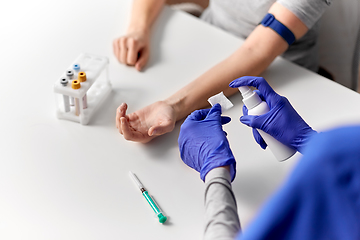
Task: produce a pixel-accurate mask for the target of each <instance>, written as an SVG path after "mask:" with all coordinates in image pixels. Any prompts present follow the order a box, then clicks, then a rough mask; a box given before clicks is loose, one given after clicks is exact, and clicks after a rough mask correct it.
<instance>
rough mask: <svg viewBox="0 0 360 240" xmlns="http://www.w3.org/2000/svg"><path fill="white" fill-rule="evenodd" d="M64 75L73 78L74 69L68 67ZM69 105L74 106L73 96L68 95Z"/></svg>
mask: <svg viewBox="0 0 360 240" xmlns="http://www.w3.org/2000/svg"><path fill="white" fill-rule="evenodd" d="M66 76H67V77H68V79H69V80H72V79H74V71H73V70H71V69H68V70H67V71H66ZM70 106H74V98H73V97H70Z"/></svg>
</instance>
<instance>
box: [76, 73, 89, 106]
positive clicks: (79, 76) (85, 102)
mask: <svg viewBox="0 0 360 240" xmlns="http://www.w3.org/2000/svg"><path fill="white" fill-rule="evenodd" d="M78 79H79V80H80V82H86V73H85V72H79V74H78ZM82 101H83V109H86V108H87V97H86V94H85V95H84V97H83V98H82Z"/></svg>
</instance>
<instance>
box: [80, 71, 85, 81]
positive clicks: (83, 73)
mask: <svg viewBox="0 0 360 240" xmlns="http://www.w3.org/2000/svg"><path fill="white" fill-rule="evenodd" d="M78 78H79V80H80V82H85V81H86V73H85V72H79V75H78Z"/></svg>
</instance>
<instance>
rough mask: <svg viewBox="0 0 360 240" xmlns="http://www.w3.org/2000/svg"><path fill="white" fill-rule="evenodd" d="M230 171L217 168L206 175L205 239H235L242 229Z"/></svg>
mask: <svg viewBox="0 0 360 240" xmlns="http://www.w3.org/2000/svg"><path fill="white" fill-rule="evenodd" d="M240 229H241V227H240V221H239V216H238V213H237V206H236V200H235V196H234V194H233V192H232V189H231V176H230V173H229V172H228V171H227V170H226V169H224V168H215V169H213V170H211V171H210V172H209V173H208V174H207V175H206V177H205V233H204V239H205V240H213V239H217V240H233V239H234V238H235V237H236V235H237V233H238V232H239V231H240Z"/></svg>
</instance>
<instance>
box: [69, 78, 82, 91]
mask: <svg viewBox="0 0 360 240" xmlns="http://www.w3.org/2000/svg"><path fill="white" fill-rule="evenodd" d="M80 87H81V85H80V81H79V80H77V79H76V80H74V81H72V83H71V88H72V89H79V88H80Z"/></svg>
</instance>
